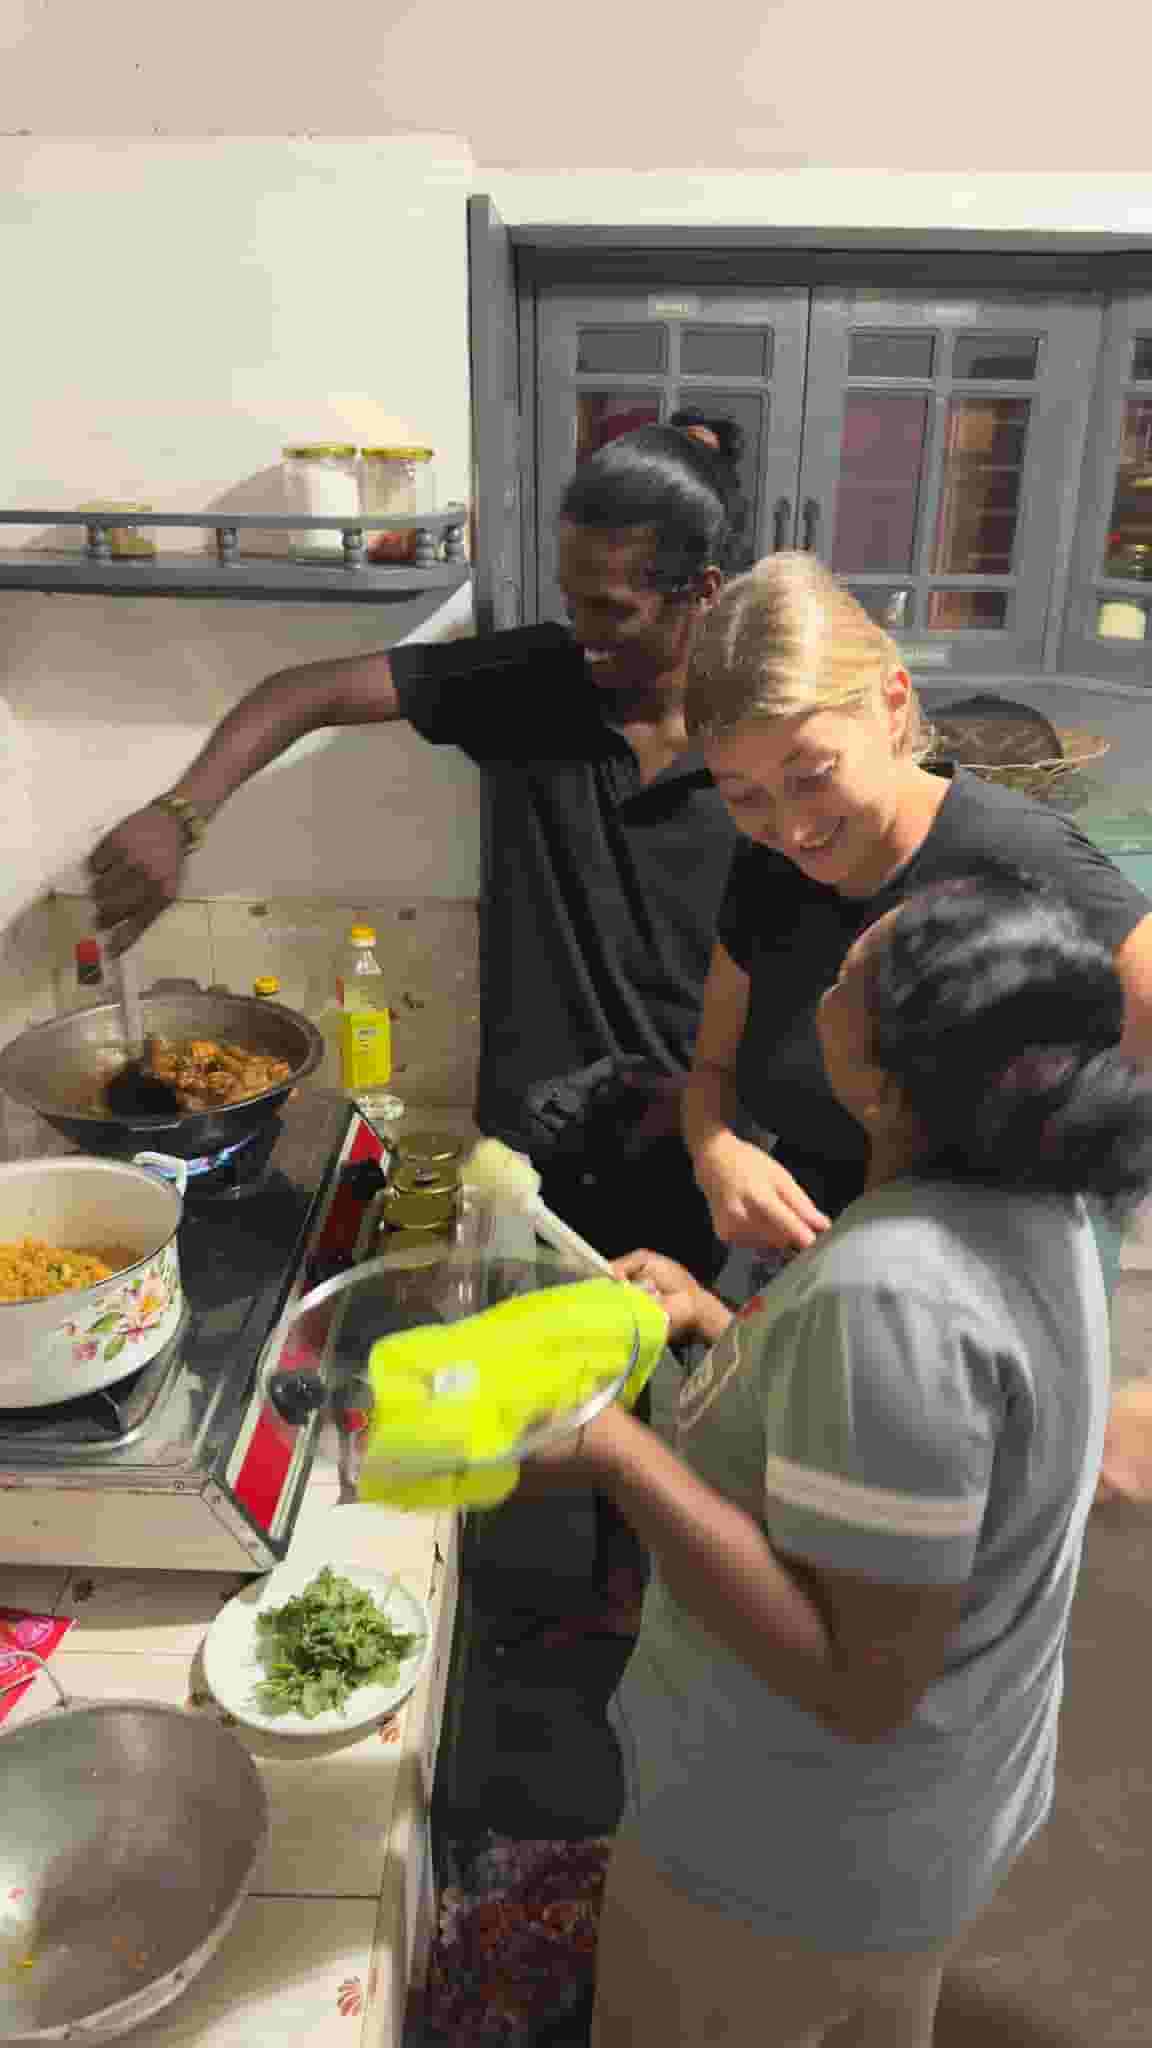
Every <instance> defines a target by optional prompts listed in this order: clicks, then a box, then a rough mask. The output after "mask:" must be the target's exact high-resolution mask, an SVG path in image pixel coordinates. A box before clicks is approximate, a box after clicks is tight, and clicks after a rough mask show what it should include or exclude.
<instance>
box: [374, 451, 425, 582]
mask: <svg viewBox="0 0 1152 2048" xmlns="http://www.w3.org/2000/svg"><path fill="white" fill-rule="evenodd" d="M435 452H436V451H435V449H433V448H416V447H411V448H362V449H361V450H360V509H361V512H362V514H363V517H364V518H365V519H390V518H395V519H418V518H419V517H420V514H421V513H422V512H431V511H433V510H434V509H435V506H434V496H435V491H434V485H433V470H432V458H433V455H434V454H435ZM365 539H366V547H365V553H366V555H367V557H368V560H369V561H370V562H410V561H411V560H412V559H413V556H414V555H415V553H416V530H415V528H414V527H408V528H407V529H405V528H404V527H401V528H399V529H398V530H397V531H396V532H395V533H388V532H384V533H370V534H368V535H366V537H365Z"/></svg>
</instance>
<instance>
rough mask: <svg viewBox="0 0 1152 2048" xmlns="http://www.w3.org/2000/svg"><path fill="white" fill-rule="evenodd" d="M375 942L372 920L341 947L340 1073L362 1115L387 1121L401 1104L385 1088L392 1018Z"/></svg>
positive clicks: (355, 927) (356, 927)
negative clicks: (342, 950) (342, 951)
mask: <svg viewBox="0 0 1152 2048" xmlns="http://www.w3.org/2000/svg"><path fill="white" fill-rule="evenodd" d="M375 947H376V934H375V932H374V931H373V929H372V926H371V925H369V924H354V925H353V926H352V929H351V931H350V932H349V934H348V938H347V942H346V944H345V947H344V955H343V959H342V960H341V963H340V973H339V978H338V981H337V990H336V992H337V998H338V1000H339V1004H340V1077H341V1080H342V1082H343V1084H344V1090H345V1093H346V1094H348V1095H350V1096H351V1097H352V1100H353V1101H354V1102H355V1103H356V1105H357V1107H358V1108H359V1109H361V1110H362V1111H363V1112H364V1114H365V1116H367V1117H369V1118H370V1119H371V1120H375V1119H376V1118H378V1117H379V1118H381V1119H382V1120H383V1121H385V1122H389V1121H392V1120H393V1119H394V1118H395V1117H397V1116H399V1115H400V1114H401V1111H402V1108H403V1105H402V1104H401V1103H400V1102H398V1101H397V1099H396V1097H395V1096H394V1095H389V1094H388V1093H387V1087H388V1083H389V1081H390V1080H391V1079H392V1020H391V1016H390V1014H389V1010H388V1005H387V1003H386V1002H385V1000H384V975H383V972H382V970H381V967H380V962H379V961H378V960H377V958H376V951H375Z"/></svg>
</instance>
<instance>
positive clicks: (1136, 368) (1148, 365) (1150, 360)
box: [1132, 334, 1152, 384]
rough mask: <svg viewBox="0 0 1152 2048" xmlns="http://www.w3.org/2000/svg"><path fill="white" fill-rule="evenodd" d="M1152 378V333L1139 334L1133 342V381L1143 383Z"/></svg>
mask: <svg viewBox="0 0 1152 2048" xmlns="http://www.w3.org/2000/svg"><path fill="white" fill-rule="evenodd" d="M1147 378H1152V334H1138V335H1137V336H1136V339H1135V341H1134V342H1133V343H1132V381H1133V383H1137V384H1142V383H1144V381H1145V380H1146V379H1147Z"/></svg>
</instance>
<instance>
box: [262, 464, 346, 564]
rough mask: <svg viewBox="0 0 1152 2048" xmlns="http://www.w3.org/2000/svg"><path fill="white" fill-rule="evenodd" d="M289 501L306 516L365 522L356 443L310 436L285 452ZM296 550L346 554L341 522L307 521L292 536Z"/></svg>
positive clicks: (323, 554)
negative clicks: (316, 524) (314, 523)
mask: <svg viewBox="0 0 1152 2048" xmlns="http://www.w3.org/2000/svg"><path fill="white" fill-rule="evenodd" d="M282 455H283V459H282V463H281V470H282V474H283V478H284V503H285V506H286V507H287V509H288V511H289V512H295V513H297V514H298V515H299V517H300V518H301V519H302V520H305V519H344V520H347V523H348V525H349V526H350V527H353V526H359V524H360V479H359V476H358V474H357V469H356V450H355V447H354V446H353V445H352V444H351V443H348V442H344V441H309V442H302V443H299V444H297V445H296V446H294V447H290V448H285V449H284V450H283V451H282ZM290 544H291V548H292V552H293V554H295V555H304V556H309V555H311V556H320V557H321V558H327V559H328V560H332V559H333V558H334V557H335V558H337V559H342V558H343V554H344V542H343V538H342V536H341V532H340V529H339V528H338V527H333V526H330V527H323V526H320V527H307V526H301V527H300V529H299V531H298V532H294V533H293V534H292V536H291V543H290Z"/></svg>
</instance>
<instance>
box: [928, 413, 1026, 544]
mask: <svg viewBox="0 0 1152 2048" xmlns="http://www.w3.org/2000/svg"><path fill="white" fill-rule="evenodd" d="M1029 410H1030V401H1029V400H1028V399H1026V398H954V399H953V400H952V401H951V403H950V404H949V407H948V413H947V419H946V423H945V431H944V452H943V466H942V473H941V481H940V509H939V513H938V515H937V520H936V537H935V541H934V544H933V553H932V564H931V566H932V572H933V574H934V575H936V576H1007V575H1009V574H1010V572H1011V569H1012V557H1013V551H1014V548H1015V543H1016V526H1017V520H1018V517H1019V511H1020V486H1021V481H1022V478H1023V473H1024V446H1025V442H1026V440H1027V436H1028V417H1029Z"/></svg>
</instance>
